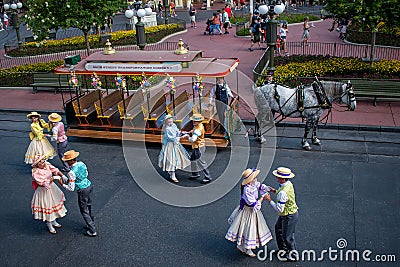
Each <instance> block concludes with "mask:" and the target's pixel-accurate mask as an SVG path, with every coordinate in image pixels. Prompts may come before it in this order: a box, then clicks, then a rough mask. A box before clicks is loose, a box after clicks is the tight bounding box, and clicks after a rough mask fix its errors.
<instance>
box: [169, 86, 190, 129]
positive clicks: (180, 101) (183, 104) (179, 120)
mask: <svg viewBox="0 0 400 267" xmlns="http://www.w3.org/2000/svg"><path fill="white" fill-rule="evenodd" d="M188 101H189V94H188V93H187V92H186V91H183V92H182V93H181V94H180V95H179V96H178V97H176V98H175V101H174V102H175V111H174V103H173V102H172V101H171V103H169V104H168V105H167V107H166V109H167V113H168V114H171V115H173V116H175V123H176V125H177V126H178V128H181V127H182V126H183V125H185V124H186V123H187V122H188V120H189V117H190V114H191V112H192V107H193V103H192V102H188Z"/></svg>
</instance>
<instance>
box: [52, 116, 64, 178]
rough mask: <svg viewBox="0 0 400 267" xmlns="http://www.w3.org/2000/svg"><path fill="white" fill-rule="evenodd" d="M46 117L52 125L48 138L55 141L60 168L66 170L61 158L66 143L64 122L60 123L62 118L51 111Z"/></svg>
mask: <svg viewBox="0 0 400 267" xmlns="http://www.w3.org/2000/svg"><path fill="white" fill-rule="evenodd" d="M48 118H49V121H50V125H52V126H53V127H52V128H51V131H52V133H53V134H52V136H51V138H50V140H51V141H53V142H56V143H57V154H58V157H59V158H60V160H61V162H62V163H63V169H61V170H62V171H64V172H68V171H69V166H68V164H67V163H66V162H65V161H63V160H62V158H63V156H64V153H65V151H66V150H67V145H68V140H67V135H66V134H65V130H64V123H62V121H61V120H62V118H61V116H60V115H59V114H57V113H51V114H50V115H49V117H48Z"/></svg>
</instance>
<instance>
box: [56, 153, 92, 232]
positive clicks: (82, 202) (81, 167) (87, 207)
mask: <svg viewBox="0 0 400 267" xmlns="http://www.w3.org/2000/svg"><path fill="white" fill-rule="evenodd" d="M78 156H79V152H77V151H75V150H68V151H67V152H65V153H64V157H62V160H63V161H65V162H67V163H68V165H69V167H70V169H71V171H70V172H69V173H68V179H67V180H66V179H64V178H63V182H64V184H63V187H64V188H65V189H66V190H68V191H74V190H76V191H77V193H78V205H79V210H80V212H81V214H82V217H83V219H84V220H85V222H86V225H87V227H86V228H87V231H86V233H85V235H87V236H91V237H94V236H97V232H96V225H95V223H94V217H93V215H92V197H91V195H92V191H93V186H92V183H91V182H90V180H89V179H88V178H87V177H88V171H87V167H86V165H85V163H83V162H82V161H77V160H76V158H77V157H78Z"/></svg>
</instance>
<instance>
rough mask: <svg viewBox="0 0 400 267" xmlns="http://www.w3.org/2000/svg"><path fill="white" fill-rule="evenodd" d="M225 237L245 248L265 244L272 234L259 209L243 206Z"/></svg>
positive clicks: (253, 247)
mask: <svg viewBox="0 0 400 267" xmlns="http://www.w3.org/2000/svg"><path fill="white" fill-rule="evenodd" d="M225 238H226V239H228V240H229V241H232V242H236V243H237V245H238V246H244V248H245V249H255V248H258V247H259V246H264V245H265V244H267V243H268V242H269V241H270V240H271V239H272V234H271V231H270V230H269V228H268V226H267V223H266V222H265V219H264V216H263V215H262V213H261V211H260V210H258V211H257V212H254V210H253V207H248V206H244V207H243V209H242V210H239V212H238V214H237V216H236V217H235V219H234V220H233V222H232V224H231V227H229V229H228V232H227V233H226V235H225Z"/></svg>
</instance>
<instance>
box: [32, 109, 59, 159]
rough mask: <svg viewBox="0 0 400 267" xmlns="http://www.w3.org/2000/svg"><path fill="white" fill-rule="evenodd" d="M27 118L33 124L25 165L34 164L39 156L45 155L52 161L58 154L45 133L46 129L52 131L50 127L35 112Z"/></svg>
mask: <svg viewBox="0 0 400 267" xmlns="http://www.w3.org/2000/svg"><path fill="white" fill-rule="evenodd" d="M27 117H28V119H31V120H32V123H31V132H30V133H29V137H30V139H31V143H30V144H29V146H28V149H27V150H26V153H25V163H26V164H32V163H33V159H34V158H35V156H36V155H37V154H40V155H44V156H45V157H46V158H47V159H52V158H53V157H54V156H55V155H56V154H57V153H56V151H55V149H54V147H53V146H52V145H51V144H50V142H49V141H48V140H47V138H46V136H45V134H44V133H43V130H44V128H47V130H50V128H51V127H50V125H49V124H48V123H46V122H45V121H44V120H43V119H41V118H40V117H41V115H40V114H39V113H37V112H35V111H34V112H31V113H30V114H28V115H27Z"/></svg>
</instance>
